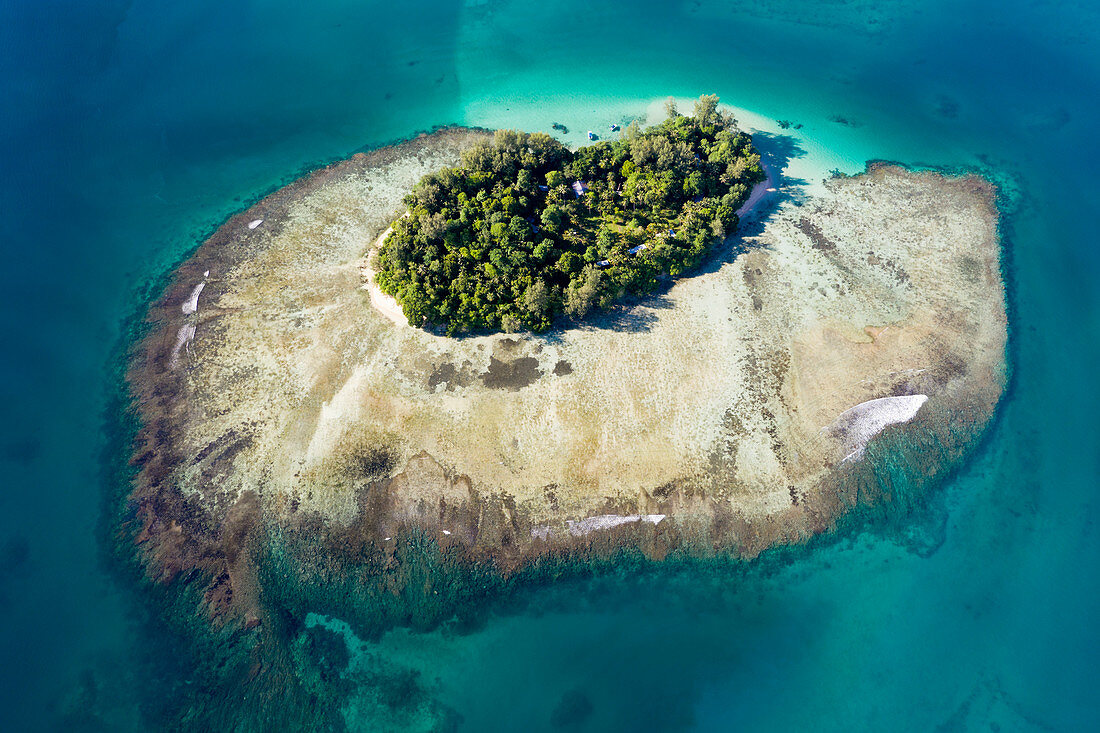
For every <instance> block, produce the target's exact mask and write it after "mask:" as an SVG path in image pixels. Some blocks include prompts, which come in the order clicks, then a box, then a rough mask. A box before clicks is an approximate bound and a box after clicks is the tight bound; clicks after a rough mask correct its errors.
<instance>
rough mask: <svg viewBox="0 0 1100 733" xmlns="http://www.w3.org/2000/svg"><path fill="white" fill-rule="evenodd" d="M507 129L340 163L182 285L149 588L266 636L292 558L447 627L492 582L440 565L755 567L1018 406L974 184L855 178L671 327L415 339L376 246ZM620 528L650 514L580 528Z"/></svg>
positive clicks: (158, 371) (153, 465)
mask: <svg viewBox="0 0 1100 733" xmlns="http://www.w3.org/2000/svg"><path fill="white" fill-rule="evenodd" d="M483 134H484V133H482V132H479V131H469V130H462V129H451V130H444V131H441V132H438V133H434V134H432V135H430V136H423V137H421V138H417V139H415V140H412V141H409V142H407V143H403V144H401V145H398V146H394V147H391V148H386V149H383V150H379V151H376V152H374V153H370V154H365V155H357V156H355V157H354V158H352V159H350V160H348V161H345V162H343V163H339V164H336V165H333V166H330V167H328V168H325V169H322V170H319V171H317V172H315V173H313V174H312V175H310V176H309V177H307V178H305V179H303V180H301V181H298V182H296V183H294V184H291V185H290V186H288V187H287V188H284V189H282V190H280V191H278V192H276V193H275V194H272V195H271V196H269V197H268V198H266V199H264V200H263V201H261V202H259V203H258V204H257V205H256V206H254V207H253V208H252V209H250V210H249V211H246V212H244V213H242V214H240V215H238V216H236V217H234V218H233V219H231V220H230V221H228V222H227V223H226V224H225V226H223V227H222V228H221V229H219V230H218V232H216V233H215V234H214V235H213V236H212V237H211V238H210V239H209V240H207V242H205V243H204V244H203V245H202V246H201V247H200V248H199V250H198V251H197V252H196V254H195V255H194V256H193V257H192V258H190V259H189V260H188V261H187V262H185V263H184V264H183V265H182V266H181V267H180V268H179V269H178V271H177V273H176V275H175V278H174V280H173V281H172V284H171V285H170V286H169V287H168V289H167V290H166V292H165V293H164V295H163V296H162V297H161V298H160V299H159V300H158V301H157V302H156V303H154V304H153V305H152V306H151V308H150V311H149V323H150V325H151V326H152V328H151V331H150V335H149V336H148V337H147V338H145V339H144V340H143V341H141V342H140V343H138V344H136V345H135V348H134V352H133V355H132V362H131V363H132V369H131V371H130V374H129V377H128V380H129V385H130V389H131V393H132V395H133V398H134V406H135V409H136V410H137V412H138V414H139V416H140V419H141V429H140V431H139V434H138V437H137V440H136V443H135V448H134V453H133V458H132V461H133V463H134V465H135V466H136V467H137V468H138V471H137V476H136V479H135V482H134V487H133V492H132V494H131V496H130V502H131V504H132V505H133V506H135V507H136V508H137V511H136V513H135V518H134V519H133V520H132V521H131V522H130V523H129V524H128V525H127V526H125V527H123V530H124V534H128V536H131V537H133V540H134V543H135V544H136V547H137V551H138V553H139V554H140V557H141V559H142V562H143V564H144V566H145V567H146V570H147V574H148V576H149V578H150V579H151V580H153V581H155V582H158V583H162V584H173V583H182V584H189V585H195V586H201V588H202V596H203V598H204V600H205V606H206V611H207V612H208V613H209V615H210V616H211V617H212V618H214V619H217V620H219V621H232V622H233V623H235V624H242V625H243V626H244V627H246V628H256V627H261V628H260V631H261V632H263V630H264V629H266V628H269V627H271V626H272V625H273V624H275V623H277V619H276V618H274V617H273V615H272V614H273V613H274V612H273V603H272V601H271V598H272V597H275V596H278V595H279V594H285V593H287V592H288V591H286V588H285V587H284V588H281V589H276V588H274V587H272V583H273V581H271V580H270V578H271V577H273V576H272V573H273V572H275V571H274V570H273V568H275V567H278V573H277V576H278V577H279V580H278V584H280V585H282V586H286V587H291V586H294V587H298V588H300V589H301V593H302V594H310V595H312V596H313V597H321V596H323V595H324V594H325V593H326V592H327V593H329V594H330V598H329V600H328V601H326V604H327V605H326V607H327V608H329V609H330V610H333V611H340V612H342V613H345V615H348V616H349V617H354V618H358V619H360V620H361V621H362V622H363V623H370V621H369V620H364V615H365V614H367V611H365V610H364V607H365V606H374V607H375V608H376V609H377V608H384V609H386V610H385V611H384V612H379V613H382V615H383V616H384V617H385V618H384V619H383V620H382V621H381V622H380V623H383V624H385V623H414V624H420V625H426V626H427V625H431V624H432V623H437V622H439V621H441V620H443V619H444V618H446V617H447V614H448V613H451V612H453V610H454V609H453V608H449V607H448V602H449V601H452V602H454V603H458V602H459V600H460V598H459V595H462V594H469V593H474V594H476V593H477V592H478V590H477V588H476V587H473V588H472V589H471V588H466V589H463V590H462V591H461V593H460V592H459V591H457V590H456V587H457V586H458V585H459V583H457V582H456V581H454V579H453V576H448V577H450V578H451V579H450V580H449V581H446V582H445V581H444V580H443V579H442V578H440V577H436V576H433V575H432V573H431V572H428V571H426V570H424V568H422V567H420V566H422V565H425V564H433V563H434V564H437V565H438V564H441V563H442V564H445V565H448V566H450V567H452V568H458V569H459V572H462V573H469V574H471V575H476V574H478V573H485V572H487V573H490V574H491V575H494V576H499V577H503V578H507V577H510V576H512V575H514V574H516V573H517V572H519V571H522V570H523V569H524V568H528V567H531V566H533V565H537V564H538V563H540V562H543V561H544V560H546V559H547V558H557V559H563V558H564V559H581V560H598V559H600V558H608V557H611V556H613V555H614V554H615V553H617V552H619V551H621V550H622V549H623V548H633V549H636V550H638V551H640V552H642V553H644V554H645V555H646V556H647V557H649V558H652V559H654V560H661V559H663V558H665V557H666V556H667V555H668V554H669V553H671V552H686V553H688V554H691V555H693V556H700V557H708V556H712V555H715V554H730V555H732V556H736V557H742V558H752V557H755V556H756V555H758V554H759V553H760V552H762V551H763V550H765V549H766V548H769V547H772V546H775V545H778V544H790V543H797V542H801V541H804V540H806V539H808V538H810V537H812V536H814V535H816V534H818V533H821V532H825V531H828V530H829V529H830V528H832V527H833V526H835V524H836V522H837V521H838V519H839V518H841V517H843V516H845V515H846V514H847V513H848V512H850V511H851V510H852V509H853V508H856V507H859V506H875V505H879V506H882V505H885V506H895V507H900V508H902V510H904V507H905V506H907V505H909V504H910V503H912V502H914V501H918V500H919V496H920V494H921V491H923V490H924V489H925V488H926V487H927V486H930V485H932V484H933V483H934V482H935V481H936V479H937V477H939V476H940V475H942V474H943V472H944V471H946V470H948V469H949V468H950V467H951V466H952V465H953V464H954V463H955V462H957V461H958V460H959V459H960V458H961V457H962V456H963V455H964V454H965V452H966V451H967V450H968V449H969V447H970V446H972V445H973V443H974V441H975V439H976V438H977V436H978V435H979V434H980V433H981V431H982V430H983V429H984V427H985V425H986V424H987V422H988V420H989V418H990V417H991V416H992V413H993V410H994V408H995V406H996V403H997V401H998V400H999V398H1000V396H1001V392H1002V390H1003V388H1004V383H1005V363H1004V345H1005V332H1006V328H1005V310H1004V294H1003V286H1002V284H1001V277H1000V271H999V245H998V242H997V236H996V218H997V212H996V208H995V206H994V203H993V200H994V192H993V190H992V188H991V186H990V185H989V184H988V183H987V182H985V181H984V180H982V179H980V178H977V177H973V176H969V177H962V178H947V177H944V176H939V175H937V174H932V173H919V174H918V173H911V172H908V171H905V170H903V169H900V168H896V167H889V166H878V167H873V168H871V169H869V170H868V172H867V173H865V174H864V175H862V176H858V177H854V178H851V179H838V180H835V181H833V182H832V183H831V187H832V191H831V195H830V196H829V197H826V198H825V199H824V200H822V201H821V202H818V203H816V204H812V205H811V204H808V205H805V206H803V207H801V208H799V209H792V210H790V211H781V212H780V214H779V215H777V216H776V217H775V218H774V220H773V221H771V222H769V224H768V226H767V227H766V228H765V230H764V232H763V233H762V234H761V235H760V236H759V237H757V238H756V239H755V240H753V241H750V242H748V243H747V244H748V245H749V246H748V248H747V252H746V253H744V254H741V255H740V256H738V257H736V258H724V256H723V253H718V255H717V256H716V258H715V262H714V263H712V265H711V266H709V267H707V268H704V270H705V271H704V272H703V273H702V274H700V275H697V276H696V277H694V278H690V279H688V280H685V281H683V282H681V283H679V284H677V286H675V287H674V288H673V289H672V291H671V292H670V293H669V294H668V296H667V298H666V301H667V302H661V303H654V304H644V303H643V304H641V305H639V306H636V307H635V309H634V313H641V314H643V315H644V316H646V319H645V320H646V322H647V323H651V325H650V326H649V327H648V328H644V329H637V330H630V329H622V328H619V327H618V326H616V325H615V324H614V323H612V324H611V325H608V326H605V327H597V328H585V329H573V330H570V331H567V332H565V333H559V334H551V335H550V336H547V337H538V338H536V337H530V336H516V337H491V338H487V337H483V338H476V339H466V340H459V341H452V340H445V339H440V338H439V337H435V336H431V335H425V334H422V333H421V332H418V331H416V330H415V329H405V330H404V331H402V330H401V329H399V328H397V327H395V326H393V324H391V323H390V322H389V321H387V320H386V319H384V318H382V317H380V316H378V315H377V314H376V313H373V312H372V311H371V309H370V305H369V301H368V299H367V298H366V297H365V295H364V294H363V293H362V291H361V290H360V285H361V283H360V280H359V279H358V277H357V275H356V273H357V272H358V266H359V264H360V263H361V260H362V258H363V257H364V256H365V254H366V252H365V248H366V247H367V246H369V242H371V241H373V237H374V236H376V235H377V233H378V232H380V231H382V230H383V229H384V228H385V226H386V225H387V224H388V223H389V221H390V220H392V218H393V217H395V216H397V215H398V214H399V206H400V198H401V195H402V194H403V192H404V191H406V190H408V188H409V187H410V186H411V185H412V183H413V182H415V180H416V179H417V178H419V176H420V175H421V174H422V173H423V172H426V171H427V170H432V169H435V168H438V167H441V166H443V165H447V164H450V163H453V162H454V161H455V160H456V159H457V155H458V153H459V151H460V150H461V149H462V148H463V147H465V146H466V145H468V144H470V143H471V141H473V140H476V139H478V138H479V137H480V136H481V135H483ZM349 190H351V191H352V192H353V194H354V195H352V196H351V197H350V201H349V196H348V194H347V192H348V191H349ZM360 198H361V199H362V201H366V200H368V199H369V200H370V203H371V206H367V205H366V204H363V203H362V202H361V201H360ZM329 204H332V207H331V208H330V206H329ZM372 207H373V208H372ZM334 212H335V213H334ZM341 217H343V218H341ZM256 219H263V224H262V225H261V226H259V227H257V228H256V229H255V230H253V229H249V228H248V227H247V224H248V222H251V221H254V220H256ZM318 222H321V223H320V224H319V223H318ZM907 227H908V228H907ZM349 232H350V234H349ZM357 243H359V244H357ZM357 248H358V249H357ZM317 263H321V265H323V266H324V268H325V269H321V265H318V264H317ZM208 272H209V273H211V274H210V275H207V274H206V273H208ZM198 282H205V283H206V285H205V288H204V290H203V291H202V293H201V297H200V300H199V307H198V310H197V312H196V313H190V314H188V313H184V312H183V311H182V310H181V303H184V302H186V301H187V300H188V298H189V297H191V294H192V293H193V292H194V287H195V284H196V283H198ZM257 314H258V315H257ZM333 314H335V315H333ZM349 324H350V325H349ZM188 325H191V326H194V328H195V331H194V332H193V334H194V338H193V341H191V342H188V343H187V344H186V345H185V347H184V348H182V349H181V348H179V346H178V344H179V334H180V333H181V329H183V328H185V327H186V326H188ZM654 344H656V345H654ZM173 352H175V353H176V357H175V359H174V358H173ZM719 357H720V358H719ZM174 362H175V363H174ZM608 364H614V365H615V369H609V368H608V367H607V365H608ZM635 375H646V376H648V377H649V378H648V380H646V379H641V378H638V377H637V376H635ZM601 380H602V381H601ZM624 385H628V386H626V387H624ZM624 390H627V391H628V392H629V393H626V394H625V396H622V397H621V398H616V400H613V401H610V402H608V401H607V400H604V399H603V398H602V396H603V395H606V394H609V393H611V394H624ZM578 394H580V395H584V396H585V399H584V400H583V401H581V402H580V403H579V404H578V398H577V395H578ZM915 394H926V395H928V396H929V400H928V402H927V403H926V404H924V406H923V407H922V408H921V410H920V411H919V413H918V414H917V416H916V417H915V418H913V419H912V420H911V421H909V422H908V423H906V424H905V425H895V426H890V427H887V428H886V429H885V430H883V431H882V433H881V434H880V435H878V436H877V437H876V438H874V440H872V442H871V444H870V446H868V449H867V452H866V455H864V456H863V457H862V458H861V459H859V460H848V459H846V456H845V454H844V453H843V452H842V443H843V440H841V439H839V438H837V437H836V436H834V435H832V433H830V432H829V430H828V427H829V425H830V423H831V421H832V420H834V419H835V418H836V417H837V416H838V415H839V414H841V413H842V412H844V410H846V409H848V408H849V407H852V406H854V405H856V404H859V403H861V402H863V401H865V400H871V399H876V398H881V397H888V396H903V395H915ZM605 403H606V404H605ZM666 403H671V406H669V404H666ZM624 414H625V415H626V416H627V418H630V417H631V416H633V417H634V418H635V419H634V420H633V422H632V421H631V420H629V419H624V418H623V415H624ZM688 418H692V419H688ZM616 421H617V422H616ZM635 423H636V425H635ZM609 424H610V425H613V426H614V429H610V428H606V425H609ZM547 425H550V427H546V426H547ZM532 426H534V427H532ZM630 430H634V432H629V431H630ZM624 434H625V435H626V436H627V437H628V438H629V440H626V439H624V437H623V435H624ZM540 441H541V442H540ZM487 445H488V446H490V447H491V450H490V449H487V448H486V446H487ZM639 446H641V447H640V448H639ZM631 451H636V453H631ZM620 454H622V455H626V458H622V455H620ZM604 515H607V516H617V517H638V519H634V520H632V521H624V522H621V523H618V524H615V525H613V526H606V527H604V528H600V529H597V530H595V531H591V532H588V533H585V532H578V531H574V530H575V528H576V527H577V526H581V525H578V524H577V523H578V522H582V521H583V520H585V519H586V518H589V519H590V518H593V517H596V518H598V517H601V516H604ZM643 516H644V517H652V518H654V520H653V521H647V520H643V519H641V517H643ZM657 517H661V519H659V520H657V519H656V518H657ZM410 537H426V538H427V541H428V542H429V544H431V545H432V546H433V547H434V548H435V550H434V551H432V552H429V553H427V554H425V553H424V552H411V551H410V549H409V548H410V547H411V546H413V545H414V544H415V543H414V542H412V541H411V540H410V539H409V538H410ZM425 573H427V575H425ZM433 577H434V578H435V580H433V579H432V578H433ZM290 578H293V579H294V580H293V582H291V581H290V580H289V579H290ZM472 585H473V586H477V584H476V583H475V584H472ZM480 587H483V588H490V587H495V586H494V585H493V582H488V581H487V582H486V583H484V584H483V586H480ZM334 588H338V589H341V590H340V592H339V593H336V591H334V590H332V589H334ZM364 589H368V590H364ZM341 593H342V594H343V596H342V597H337V596H339V595H340V594H341ZM280 597H282V596H280ZM463 597H466V596H463ZM341 604H343V607H342V608H341ZM279 605H280V606H284V605H285V606H293V605H294V603H292V602H291V601H289V600H286V599H285V598H283V600H281V601H280V604H279ZM349 606H357V607H358V608H357V609H350V608H348V607H349ZM427 608H430V609H431V610H430V611H427V610H424V609H427ZM417 609H420V610H419V611H418V610H417ZM357 614H358V615H357ZM260 671H262V670H261V669H260V668H257V669H255V670H252V672H250V673H249V674H259V673H260Z"/></svg>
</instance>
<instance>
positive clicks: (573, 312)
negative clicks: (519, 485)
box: [377, 95, 765, 335]
mask: <svg viewBox="0 0 1100 733" xmlns="http://www.w3.org/2000/svg"><path fill="white" fill-rule="evenodd" d="M667 108H668V111H669V113H670V114H669V117H668V119H667V120H665V121H664V122H662V123H661V124H659V125H655V126H653V127H650V128H647V129H644V130H643V129H641V127H640V126H639V125H638V123H637V122H634V123H631V124H630V125H629V126H628V127H627V128H626V130H625V131H624V132H623V134H622V135H621V137H620V138H619V139H617V140H614V141H600V142H596V143H594V144H592V145H588V146H585V147H582V148H580V149H578V150H576V151H571V150H569V149H568V148H566V147H565V146H564V145H562V144H561V143H560V142H558V141H557V140H555V139H554V138H552V137H550V136H549V135H547V134H546V133H542V132H536V133H530V134H529V133H525V132H518V131H515V130H498V131H497V132H496V133H495V134H494V136H493V140H492V142H484V143H480V144H478V145H476V146H474V147H473V148H471V149H470V150H468V151H466V152H465V153H464V155H463V157H462V164H461V165H459V166H458V167H455V168H446V169H444V170H441V171H439V172H437V173H432V174H429V175H426V176H424V178H422V179H421V180H420V182H419V183H418V184H417V185H416V187H415V188H414V189H413V191H412V193H411V194H409V195H408V196H407V197H406V198H405V204H406V205H407V207H408V214H407V215H406V216H405V217H403V218H401V219H399V220H398V221H396V222H395V223H394V225H393V229H392V231H391V232H390V234H389V235H387V237H386V239H385V241H384V242H383V244H382V246H381V247H380V248H379V251H378V265H377V267H378V274H377V283H378V286H379V288H380V289H381V290H382V292H384V293H387V294H388V295H392V296H394V297H395V298H396V299H397V301H398V302H399V303H400V304H401V308H402V310H403V311H404V313H405V316H406V317H407V318H408V320H409V323H410V324H412V325H414V326H421V327H425V328H437V329H441V330H443V331H445V332H446V333H447V334H448V335H456V334H462V333H470V332H485V331H506V332H515V331H522V330H531V331H535V332H539V331H544V330H546V329H548V328H550V326H551V325H552V324H553V323H554V321H555V319H557V318H558V317H559V316H561V315H564V316H566V317H568V318H570V319H572V320H574V321H579V320H581V319H583V318H584V317H585V315H587V314H588V313H590V312H591V311H592V310H593V308H607V307H608V306H610V305H612V304H613V303H615V302H616V301H618V300H620V299H621V298H623V297H624V296H626V295H627V294H630V295H634V296H638V295H645V294H647V293H651V292H653V291H654V290H656V289H657V287H658V285H659V282H660V281H661V280H662V279H667V278H674V277H677V276H679V275H681V274H683V273H686V272H689V271H690V270H691V269H692V268H694V267H696V266H697V265H698V264H699V263H700V262H701V261H702V260H703V259H704V257H705V256H706V254H707V253H708V252H709V251H710V248H711V247H712V246H713V245H714V243H715V242H718V241H721V240H723V239H725V238H726V236H727V235H729V234H731V233H733V232H734V231H735V230H736V229H737V225H738V218H737V213H736V212H737V210H738V208H739V207H740V206H741V205H742V204H743V203H744V202H745V200H747V199H748V197H749V195H750V193H751V191H752V188H753V185H755V184H756V183H758V182H760V181H762V180H764V178H765V174H764V170H763V168H762V167H761V164H760V155H759V153H758V152H757V151H756V149H755V148H754V147H753V145H752V139H751V138H750V137H749V135H748V134H747V133H744V132H741V131H740V130H738V129H737V121H736V120H735V119H733V117H732V116H730V115H728V114H726V113H724V112H722V111H721V110H719V109H718V97H717V96H715V95H703V96H701V97H700V98H699V99H698V100H697V101H696V102H695V105H694V110H693V114H692V115H691V116H684V115H680V114H678V113H677V111H676V109H675V105H673V104H672V103H671V102H670V103H669V104H668V105H667Z"/></svg>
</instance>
